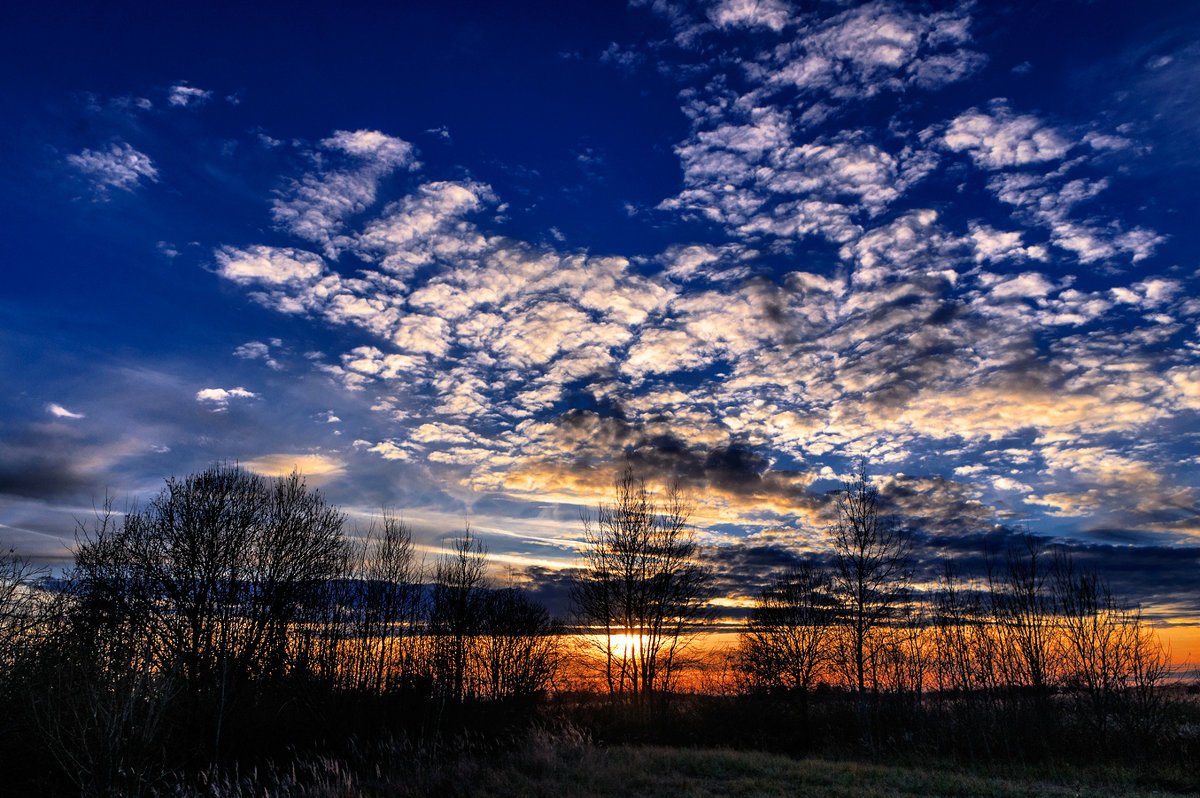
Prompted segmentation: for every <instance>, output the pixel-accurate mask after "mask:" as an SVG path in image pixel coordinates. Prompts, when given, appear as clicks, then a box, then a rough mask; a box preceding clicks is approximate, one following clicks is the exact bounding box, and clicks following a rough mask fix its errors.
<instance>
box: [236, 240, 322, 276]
mask: <svg viewBox="0 0 1200 798" xmlns="http://www.w3.org/2000/svg"><path fill="white" fill-rule="evenodd" d="M214 257H215V258H216V261H217V268H218V271H219V273H220V274H221V276H222V277H225V278H226V279H229V280H232V281H234V282H235V283H238V284H240V285H250V284H254V283H265V284H267V285H287V284H290V285H298V284H311V283H313V282H315V281H316V280H317V279H318V278H319V277H320V276H321V275H322V274H323V273H324V272H325V262H324V261H323V260H322V259H321V256H320V255H315V254H313V253H311V252H305V251H304V250H300V249H289V248H283V247H267V246H251V247H247V248H246V249H238V248H236V247H222V248H221V249H218V250H217V251H216V253H214Z"/></svg>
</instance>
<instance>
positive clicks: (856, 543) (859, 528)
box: [831, 462, 912, 693]
mask: <svg viewBox="0 0 1200 798" xmlns="http://www.w3.org/2000/svg"><path fill="white" fill-rule="evenodd" d="M837 514H838V517H837V521H836V522H835V523H834V525H833V528H832V531H831V534H832V538H833V550H834V562H835V576H834V588H835V593H836V594H837V596H838V598H839V599H840V600H841V602H842V611H843V626H844V627H845V633H846V639H845V641H844V655H843V657H842V659H843V667H845V669H846V670H847V672H848V673H847V675H848V676H849V679H850V681H851V683H852V685H853V687H854V689H855V690H857V691H858V692H859V693H862V692H863V691H864V690H865V689H866V686H867V683H868V681H869V682H870V683H871V686H872V687H877V686H878V681H877V678H876V669H875V665H876V655H877V654H878V653H879V652H880V650H881V643H882V641H881V640H880V637H881V634H880V633H881V632H882V631H883V630H885V629H886V628H887V624H888V623H889V622H890V621H892V620H893V619H894V618H895V616H896V615H897V611H898V610H899V608H900V607H901V605H902V604H903V601H904V598H905V596H906V595H907V592H908V587H909V582H910V580H911V577H912V574H911V571H910V570H909V555H910V552H911V551H912V537H911V535H910V534H909V533H908V531H907V530H906V529H905V528H903V527H901V526H900V525H899V524H898V523H897V522H896V521H895V520H894V519H891V518H887V517H882V516H881V515H880V508H879V491H878V489H876V488H875V487H874V486H873V485H872V484H871V482H870V480H869V479H868V478H867V469H866V464H865V462H864V463H861V464H860V465H859V469H858V473H857V475H856V476H855V477H854V478H853V479H852V480H850V481H849V482H846V483H845V485H844V487H843V490H842V491H841V494H840V495H839V496H838V499H837Z"/></svg>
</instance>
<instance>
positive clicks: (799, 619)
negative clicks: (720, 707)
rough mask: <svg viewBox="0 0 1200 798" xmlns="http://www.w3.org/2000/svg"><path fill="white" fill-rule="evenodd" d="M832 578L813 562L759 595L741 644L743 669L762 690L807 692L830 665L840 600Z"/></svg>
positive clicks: (777, 579)
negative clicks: (835, 594)
mask: <svg viewBox="0 0 1200 798" xmlns="http://www.w3.org/2000/svg"><path fill="white" fill-rule="evenodd" d="M832 588H833V584H832V580H831V579H830V577H829V575H828V574H827V573H825V572H824V571H823V570H821V569H819V568H818V567H816V566H814V565H813V564H812V563H810V562H807V561H805V562H802V563H801V564H799V565H797V566H794V567H793V568H791V569H790V570H789V571H788V572H787V573H786V574H784V575H782V576H779V577H776V578H775V579H774V580H773V581H772V582H771V584H770V585H769V586H768V587H767V588H765V589H764V590H763V591H762V593H760V594H759V597H758V600H757V601H756V602H755V605H754V610H753V612H752V613H751V615H750V619H749V621H748V622H747V628H746V631H745V632H743V633H742V635H741V639H740V640H739V641H738V664H739V669H740V670H741V672H742V673H743V674H744V675H745V677H746V678H747V679H748V680H749V682H750V684H751V685H752V686H754V687H756V688H758V689H763V688H765V689H772V688H783V689H786V690H793V691H797V692H798V693H800V694H801V695H804V694H807V693H808V691H809V690H811V689H812V688H813V687H814V686H815V684H816V682H817V680H818V679H819V678H820V677H821V675H822V674H823V672H824V669H825V668H826V667H827V665H828V663H829V658H830V654H831V649H832V645H831V644H832V642H833V641H832V638H833V630H834V624H835V622H836V620H837V600H836V599H835V598H834V596H833V590H832Z"/></svg>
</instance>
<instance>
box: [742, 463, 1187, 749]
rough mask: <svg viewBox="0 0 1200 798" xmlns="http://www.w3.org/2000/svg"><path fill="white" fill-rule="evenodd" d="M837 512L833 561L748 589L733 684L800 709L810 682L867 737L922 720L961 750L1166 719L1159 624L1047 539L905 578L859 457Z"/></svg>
mask: <svg viewBox="0 0 1200 798" xmlns="http://www.w3.org/2000/svg"><path fill="white" fill-rule="evenodd" d="M837 512H838V518H837V521H836V523H835V524H834V525H833V527H832V529H831V530H830V532H831V535H830V541H829V542H830V544H831V548H832V551H833V555H832V558H831V560H830V561H828V562H821V561H816V560H809V561H804V562H802V563H800V564H799V565H797V566H795V567H793V568H792V569H790V570H789V572H787V573H786V574H784V575H782V576H779V577H777V578H776V579H775V580H774V581H773V583H772V584H771V585H770V586H769V587H767V588H766V589H765V590H763V591H762V593H761V594H760V596H759V597H758V600H757V602H756V604H755V607H754V609H753V611H752V614H751V616H750V618H749V619H748V622H747V629H746V631H745V633H743V634H742V635H741V638H740V641H739V645H738V647H737V650H736V651H735V652H734V653H733V654H732V655H731V657H730V664H731V666H732V667H731V669H730V673H729V678H728V679H727V683H729V684H731V688H732V690H733V691H734V692H737V693H741V694H757V695H763V694H776V695H788V696H790V697H791V699H792V700H793V701H794V702H795V704H796V705H797V709H798V711H799V712H800V713H801V715H802V716H803V717H805V718H807V717H808V713H809V711H810V701H811V699H812V697H813V696H814V695H818V694H822V693H823V694H824V695H826V696H828V694H829V693H830V690H831V688H834V689H839V690H841V691H844V692H846V693H848V695H849V696H852V699H851V702H850V703H851V704H852V705H853V709H854V714H855V721H856V724H857V728H858V731H859V732H860V733H861V734H862V735H863V737H864V738H865V740H866V742H867V743H868V744H871V745H874V744H876V743H877V742H878V741H879V740H880V739H886V738H888V737H892V738H895V737H898V736H899V737H907V738H909V739H911V738H912V737H913V735H914V734H921V732H922V731H923V730H924V731H925V732H926V741H927V744H929V745H931V746H932V747H935V748H938V749H940V750H946V751H951V752H954V753H959V754H966V755H967V756H970V757H975V758H979V757H986V758H995V757H997V756H1002V757H1003V756H1019V757H1028V756H1042V755H1046V754H1049V753H1053V752H1062V751H1064V750H1066V749H1069V748H1071V747H1072V746H1075V747H1077V748H1078V749H1081V750H1084V751H1091V752H1093V753H1097V754H1104V755H1107V754H1114V753H1118V752H1121V753H1131V752H1144V751H1147V750H1152V749H1154V748H1155V747H1157V746H1159V745H1160V744H1161V743H1162V742H1164V740H1165V739H1166V737H1167V736H1169V734H1171V733H1173V731H1174V730H1173V729H1172V728H1169V727H1170V726H1171V721H1172V714H1171V713H1170V712H1169V711H1168V706H1167V693H1166V692H1165V691H1164V690H1163V689H1162V688H1163V684H1164V679H1165V678H1166V677H1167V676H1168V675H1169V672H1170V663H1169V658H1168V655H1167V652H1166V651H1165V650H1164V649H1163V646H1162V644H1161V642H1160V641H1159V639H1158V636H1157V634H1156V633H1155V632H1154V631H1153V630H1152V629H1151V628H1149V627H1148V626H1147V624H1146V623H1145V621H1144V620H1143V618H1142V615H1141V612H1140V610H1139V608H1138V607H1137V606H1136V605H1134V604H1130V603H1127V602H1125V601H1123V600H1121V599H1120V598H1119V597H1118V596H1117V595H1115V594H1114V593H1113V591H1112V590H1111V589H1110V588H1109V587H1108V585H1107V584H1106V583H1105V582H1104V581H1103V580H1102V579H1101V578H1100V577H1099V576H1098V575H1096V574H1095V573H1091V572H1085V571H1081V570H1079V569H1078V568H1077V567H1076V566H1075V564H1074V563H1073V561H1072V559H1071V557H1070V556H1069V555H1068V554H1067V553H1066V552H1065V551H1064V550H1062V549H1061V548H1053V549H1051V548H1047V547H1046V545H1045V544H1044V543H1043V542H1041V541H1040V540H1038V539H1037V538H1034V537H1032V536H1029V535H1023V536H1017V537H1014V538H1013V540H1012V542H1011V544H1010V545H1009V547H1008V549H1007V550H1006V551H1004V552H1002V553H1000V554H999V555H998V556H997V557H996V558H995V559H994V560H992V561H990V562H989V564H988V567H987V569H986V572H985V573H983V574H975V575H973V577H971V578H968V577H966V576H964V575H963V574H961V573H959V572H958V570H957V569H956V568H955V566H954V564H953V562H946V563H944V565H943V570H942V574H941V578H940V579H939V580H938V581H937V583H936V584H934V585H928V584H926V585H920V586H918V585H916V584H915V583H914V573H913V568H912V562H911V560H912V556H911V552H912V545H913V540H912V534H911V532H910V531H909V530H907V529H905V528H904V527H901V526H900V525H899V524H897V523H896V521H895V520H893V519H891V518H889V517H887V516H886V514H885V513H883V512H882V511H881V506H880V498H879V494H878V491H877V490H876V489H875V488H874V487H873V486H872V485H871V484H870V482H869V480H868V479H867V478H866V474H865V472H864V471H860V473H859V475H858V477H857V478H856V479H855V480H853V481H852V482H850V483H848V484H847V485H846V486H845V488H844V490H843V491H842V492H841V494H840V497H839V500H838V503H837ZM826 703H828V702H826ZM843 703H845V702H843Z"/></svg>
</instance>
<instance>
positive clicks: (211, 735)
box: [0, 466, 561, 794]
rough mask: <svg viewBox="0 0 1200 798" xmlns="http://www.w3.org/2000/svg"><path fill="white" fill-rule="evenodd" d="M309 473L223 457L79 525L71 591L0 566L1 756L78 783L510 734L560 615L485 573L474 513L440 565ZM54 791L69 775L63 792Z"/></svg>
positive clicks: (40, 777) (113, 787) (144, 781)
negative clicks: (290, 754) (356, 529)
mask: <svg viewBox="0 0 1200 798" xmlns="http://www.w3.org/2000/svg"><path fill="white" fill-rule="evenodd" d="M345 525H346V524H345V518H344V516H343V515H342V514H341V513H340V512H339V511H338V510H337V509H336V508H334V507H332V506H330V505H328V504H327V503H326V502H325V501H324V499H323V498H322V497H321V496H320V494H318V493H316V492H314V491H311V490H308V489H307V488H306V487H305V485H304V482H303V481H302V480H301V479H300V477H299V476H297V475H292V476H290V477H286V478H281V479H264V478H262V477H259V476H257V475H255V474H251V473H248V472H246V471H244V470H242V469H240V468H237V467H230V466H218V467H214V468H210V469H209V470H207V471H204V472H203V473H200V474H196V475H192V476H188V477H186V478H184V479H179V480H176V479H171V480H168V481H167V483H166V487H165V488H164V489H163V491H162V492H161V493H160V494H159V495H158V496H157V497H156V498H154V499H153V500H152V501H150V502H149V503H148V504H147V505H146V506H145V507H144V508H142V509H140V510H135V511H133V512H130V513H127V514H124V515H121V514H118V513H115V512H112V511H111V508H106V509H105V511H104V512H102V513H100V514H99V515H98V517H97V519H96V521H95V522H94V523H93V524H90V525H88V526H87V527H85V528H82V529H81V530H80V532H79V539H78V541H77V546H76V554H75V565H74V568H73V569H72V570H71V571H70V572H69V573H68V574H67V576H66V578H65V580H60V581H59V582H58V583H57V585H56V589H53V590H50V589H45V588H46V585H45V584H42V583H43V582H44V581H45V576H46V575H45V574H44V573H41V572H39V571H38V570H37V569H35V568H33V567H31V566H30V565H29V564H27V563H26V562H24V561H22V560H21V559H20V558H18V557H17V556H15V554H13V553H11V552H10V553H9V555H8V556H7V557H6V558H5V559H4V560H3V569H2V570H0V762H2V763H3V766H4V767H3V770H4V772H5V774H6V779H9V780H13V779H19V777H20V775H21V774H25V775H27V776H28V777H29V778H30V779H33V780H36V782H37V783H38V784H39V785H40V789H41V790H42V791H43V792H44V791H45V788H46V786H47V784H48V785H50V786H51V787H53V786H54V785H55V784H56V782H57V786H58V787H59V788H60V789H62V790H63V791H64V792H67V793H70V792H72V791H75V790H78V791H80V792H105V791H111V792H113V793H116V794H126V793H135V792H138V791H141V790H145V789H150V788H152V787H153V786H154V783H155V779H157V778H160V777H161V776H162V775H163V774H167V773H171V772H177V771H187V770H197V769H203V768H205V767H208V766H209V765H211V764H213V763H226V764H230V763H234V762H236V761H238V760H244V761H254V760H255V759H256V758H260V757H270V756H279V755H282V754H283V753H284V752H285V751H287V750H289V749H293V748H297V747H302V746H305V745H321V744H331V745H334V746H337V745H340V744H342V742H343V741H344V740H345V738H349V737H350V736H351V735H362V734H366V735H370V734H374V733H387V734H397V735H413V736H415V737H420V736H437V735H439V734H441V733H443V732H444V731H445V732H450V733H455V732H457V731H459V730H461V727H462V726H463V724H464V723H467V722H474V723H477V724H482V725H483V726H484V727H485V729H484V730H485V731H488V732H493V733H500V732H501V731H503V729H504V728H506V727H507V726H508V725H511V724H512V723H517V722H520V721H522V720H523V719H525V718H527V717H528V715H529V713H530V712H532V711H533V710H534V708H535V707H536V705H537V700H538V698H539V697H540V696H542V695H543V693H544V692H545V691H546V689H547V688H548V687H549V686H550V684H551V682H552V680H553V679H554V676H555V673H556V669H557V667H558V663H559V659H560V640H561V637H560V635H559V631H560V628H559V625H558V624H557V623H556V622H554V621H552V620H551V618H550V617H549V615H548V613H547V611H546V610H545V609H544V608H543V607H542V606H540V605H539V604H537V603H535V602H533V601H532V600H530V599H529V598H528V597H527V596H526V595H525V594H524V593H523V592H521V591H519V590H516V589H511V588H510V589H494V588H492V587H490V586H489V584H488V582H487V580H486V565H487V562H486V558H487V554H486V551H485V550H484V548H483V546H482V545H481V544H480V542H479V541H478V540H477V539H476V538H475V537H474V536H473V535H472V534H471V532H470V530H469V528H468V529H467V530H466V531H465V532H464V533H463V534H462V535H461V536H460V537H459V538H458V539H456V540H455V541H454V543H453V548H452V550H451V551H450V552H448V553H447V554H445V555H443V556H442V557H440V558H438V559H437V560H436V561H435V562H434V563H432V564H431V565H428V566H427V565H426V563H424V562H423V561H422V560H421V559H420V558H419V557H418V556H417V553H416V549H415V547H414V544H413V540H412V533H411V530H410V529H409V527H408V526H406V525H405V524H404V523H403V522H401V521H400V520H399V519H397V518H395V517H393V516H388V515H385V516H384V518H383V520H382V523H381V524H379V525H373V526H372V527H371V528H370V529H369V530H367V531H366V532H365V533H364V534H361V535H356V536H353V537H351V536H348V535H346V534H345ZM51 791H53V790H51Z"/></svg>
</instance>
